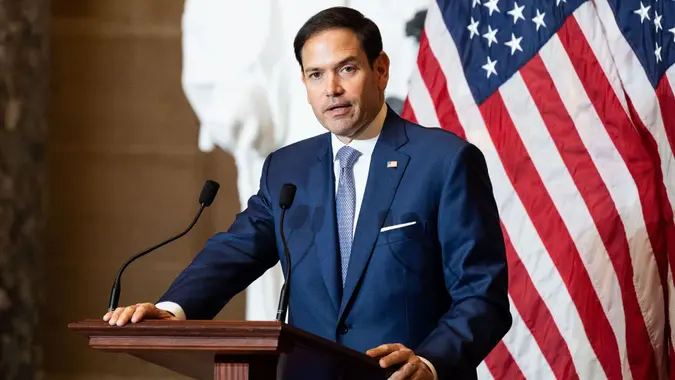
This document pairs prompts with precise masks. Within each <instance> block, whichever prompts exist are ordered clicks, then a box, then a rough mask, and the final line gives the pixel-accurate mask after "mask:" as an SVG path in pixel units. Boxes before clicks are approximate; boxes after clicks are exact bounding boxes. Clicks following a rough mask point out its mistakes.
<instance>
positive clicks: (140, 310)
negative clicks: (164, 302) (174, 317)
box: [131, 303, 157, 323]
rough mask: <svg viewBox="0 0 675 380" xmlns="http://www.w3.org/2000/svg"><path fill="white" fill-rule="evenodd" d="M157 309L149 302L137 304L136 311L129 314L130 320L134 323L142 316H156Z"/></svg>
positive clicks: (142, 317) (140, 319)
mask: <svg viewBox="0 0 675 380" xmlns="http://www.w3.org/2000/svg"><path fill="white" fill-rule="evenodd" d="M156 314H157V310H156V308H155V307H154V305H152V304H149V303H143V304H137V305H136V311H134V313H133V315H132V316H131V322H132V323H136V322H140V321H142V320H143V319H144V318H157V315H156Z"/></svg>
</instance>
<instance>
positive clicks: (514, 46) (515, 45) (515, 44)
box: [504, 33, 523, 55]
mask: <svg viewBox="0 0 675 380" xmlns="http://www.w3.org/2000/svg"><path fill="white" fill-rule="evenodd" d="M522 40H523V37H522V36H521V37H518V38H516V36H515V35H514V34H513V33H511V41H509V42H504V45H506V46H508V47H510V48H511V55H513V54H515V52H516V50H520V51H523V48H521V47H520V41H522Z"/></svg>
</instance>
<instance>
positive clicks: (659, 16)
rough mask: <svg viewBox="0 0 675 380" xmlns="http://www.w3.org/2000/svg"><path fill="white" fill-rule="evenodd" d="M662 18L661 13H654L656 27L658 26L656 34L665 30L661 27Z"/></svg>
mask: <svg viewBox="0 0 675 380" xmlns="http://www.w3.org/2000/svg"><path fill="white" fill-rule="evenodd" d="M661 17H663V15H660V14H659V12H657V11H654V26H656V33H658V32H659V29H661V30H663V27H662V26H661Z"/></svg>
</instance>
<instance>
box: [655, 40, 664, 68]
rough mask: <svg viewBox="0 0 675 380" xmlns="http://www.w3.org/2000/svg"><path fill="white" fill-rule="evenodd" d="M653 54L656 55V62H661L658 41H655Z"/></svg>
mask: <svg viewBox="0 0 675 380" xmlns="http://www.w3.org/2000/svg"><path fill="white" fill-rule="evenodd" d="M654 55H655V56H656V62H657V63H658V62H661V60H662V58H661V46H659V43H658V42H657V43H656V50H654Z"/></svg>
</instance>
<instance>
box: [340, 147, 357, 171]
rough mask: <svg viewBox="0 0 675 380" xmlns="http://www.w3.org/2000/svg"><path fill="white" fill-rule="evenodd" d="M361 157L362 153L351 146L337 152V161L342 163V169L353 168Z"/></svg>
mask: <svg viewBox="0 0 675 380" xmlns="http://www.w3.org/2000/svg"><path fill="white" fill-rule="evenodd" d="M359 156H361V152H359V151H358V150H356V149H354V148H351V147H349V146H346V145H345V146H343V147H342V148H340V150H338V152H337V159H338V160H339V161H340V168H341V169H344V168H351V167H353V166H354V164H355V163H356V160H358V158H359Z"/></svg>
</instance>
